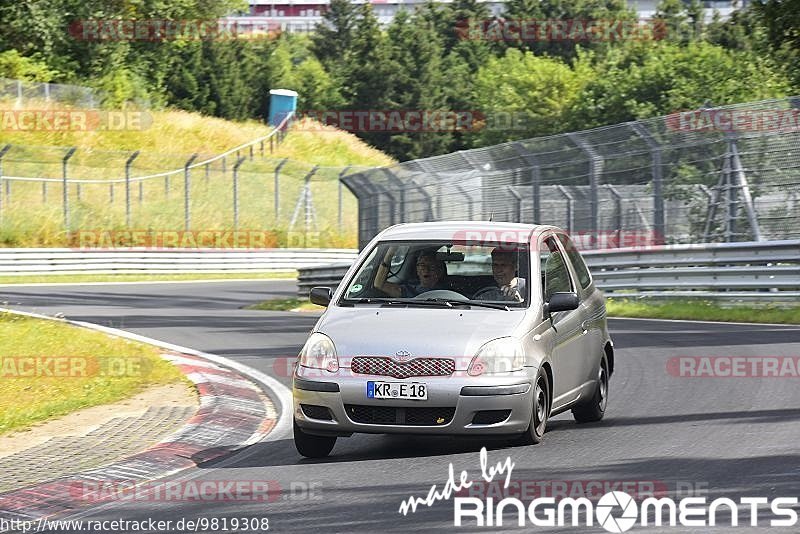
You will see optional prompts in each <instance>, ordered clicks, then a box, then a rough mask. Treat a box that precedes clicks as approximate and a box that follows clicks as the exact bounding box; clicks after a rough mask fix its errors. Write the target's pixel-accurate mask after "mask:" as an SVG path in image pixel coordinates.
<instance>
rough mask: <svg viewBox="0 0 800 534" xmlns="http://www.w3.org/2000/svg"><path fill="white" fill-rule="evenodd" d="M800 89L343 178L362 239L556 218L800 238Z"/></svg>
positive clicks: (691, 237) (596, 241)
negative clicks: (417, 227) (424, 227)
mask: <svg viewBox="0 0 800 534" xmlns="http://www.w3.org/2000/svg"><path fill="white" fill-rule="evenodd" d="M798 107H800V98H798V97H792V98H788V99H782V100H769V101H762V102H755V103H747V104H738V105H734V106H725V107H720V108H708V109H702V110H697V111H691V112H681V113H675V114H673V115H669V116H666V117H658V118H654V119H647V120H641V121H636V122H629V123H625V124H618V125H614V126H608V127H603V128H597V129H593V130H587V131H582V132H573V133H568V134H561V135H554V136H548V137H539V138H534V139H526V140H523V141H518V142H511V143H504V144H500V145H495V146H491V147H486V148H480V149H474V150H467V151H461V152H456V153H453V154H446V155H442V156H436V157H431V158H425V159H419V160H414V161H407V162H404V163H400V164H397V165H394V166H390V167H386V168H379V169H371V170H368V171H364V172H359V173H352V174H349V175H348V176H345V177H344V181H345V183H346V185H347V186H348V188H349V189H350V190H352V191H353V193H354V194H355V195H356V197H358V200H359V216H358V225H359V244H360V246H363V245H364V244H365V243H366V242H367V241H368V240H369V239H371V238H372V237H373V236H374V235H375V234H377V233H378V232H379V231H380V230H382V229H383V228H385V227H387V226H389V225H391V224H395V223H399V222H422V221H436V220H447V219H449V220H489V219H490V218H491V219H492V220H495V221H508V222H524V223H541V224H555V225H557V226H561V227H563V228H565V229H567V230H568V231H569V232H570V233H572V234H573V235H576V234H579V235H580V234H582V235H584V236H586V237H587V238H588V239H586V240H584V241H586V243H584V245H585V246H588V247H589V248H598V247H603V246H607V244H606V243H607V241H608V238H609V236H615V237H614V242H615V243H623V244H624V243H625V242H626V239H625V237H624V236H625V234H626V233H627V234H635V235H637V236H642V235H648V236H650V239H651V242H655V243H692V242H718V241H747V240H756V241H759V240H775V239H790V238H797V237H800V224H799V223H800V118H799V117H800V114H799V113H798Z"/></svg>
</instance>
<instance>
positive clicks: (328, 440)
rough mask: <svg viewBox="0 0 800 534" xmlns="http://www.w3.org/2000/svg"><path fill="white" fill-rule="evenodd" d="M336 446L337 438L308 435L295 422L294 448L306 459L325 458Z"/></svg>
mask: <svg viewBox="0 0 800 534" xmlns="http://www.w3.org/2000/svg"><path fill="white" fill-rule="evenodd" d="M334 445H336V436H315V435H313V434H307V433H306V432H303V430H302V429H301V428H300V427H299V426H297V421H295V422H294V446H295V447H296V448H297V452H299V453H300V454H301V455H303V456H305V457H306V458H325V457H326V456H328V455H329V454H330V453H331V451H332V450H333V446H334Z"/></svg>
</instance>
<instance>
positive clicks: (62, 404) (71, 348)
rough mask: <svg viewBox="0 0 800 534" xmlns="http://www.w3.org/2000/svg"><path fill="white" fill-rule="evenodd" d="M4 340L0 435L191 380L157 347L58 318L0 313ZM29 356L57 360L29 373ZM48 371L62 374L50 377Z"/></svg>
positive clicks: (0, 354) (0, 349) (0, 373)
mask: <svg viewBox="0 0 800 534" xmlns="http://www.w3.org/2000/svg"><path fill="white" fill-rule="evenodd" d="M0 339H2V340H3V342H2V346H1V347H0V434H3V433H6V432H9V431H11V430H19V429H23V428H26V427H29V426H31V425H32V424H34V423H37V422H40V421H45V420H47V419H50V418H53V417H58V416H62V415H65V414H67V413H70V412H73V411H76V410H79V409H81V408H88V407H90V406H97V405H101V404H109V403H113V402H116V401H118V400H120V399H124V398H127V397H130V396H132V395H134V394H136V393H138V392H140V391H142V390H143V389H145V388H147V387H149V386H153V385H159V384H172V383H177V382H184V383H186V384H187V385H188V381H187V380H186V378H185V377H184V376H183V375H182V374H181V372H180V371H179V370H178V368H177V367H175V366H173V365H172V364H170V363H169V362H167V361H166V360H163V359H162V358H161V357H160V356H159V350H158V349H156V348H154V347H151V346H149V345H144V344H142V343H135V342H133V341H128V340H125V339H121V338H116V337H112V336H109V335H106V334H103V333H100V332H94V331H90V330H86V329H84V328H78V327H75V326H71V325H68V324H63V323H59V322H56V321H48V320H42V319H33V318H30V317H24V316H21V315H17V314H13V313H9V312H0ZM26 358H28V360H26ZM30 358H40V360H39V361H40V362H44V360H41V358H54V360H52V362H54V363H51V364H48V365H46V366H43V367H41V368H40V369H38V370H34V376H24V375H25V373H26V371H27V370H28V369H29V368H28V367H27V366H26V365H25V364H24V363H23V362H26V361H31V360H30ZM56 362H58V365H64V367H63V369H62V370H59V369H58V368H57V367H55V365H56ZM48 370H49V371H50V372H51V373H53V374H55V375H59V376H47V372H48Z"/></svg>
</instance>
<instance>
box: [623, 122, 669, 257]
mask: <svg viewBox="0 0 800 534" xmlns="http://www.w3.org/2000/svg"><path fill="white" fill-rule="evenodd" d="M630 125H631V128H633V130H634V131H635V132H636V133H637V134H638V135H639V137H641V138H642V139H643V140H644V142H645V143H646V144H647V147H648V148H649V149H650V161H651V163H650V168H651V173H652V177H653V233H654V234H655V235H654V236H652V237H653V239H654V240H653V243H654V244H656V245H663V244H664V242H665V238H666V235H667V228H666V221H665V219H664V193H663V183H664V177H663V174H662V168H661V145H660V144H659V143H658V141H656V140H655V138H654V137H653V136H652V135H651V134H650V132H649V131H648V130H647V128H645V127H644V125H642V124H641V123H639V122H631V123H630Z"/></svg>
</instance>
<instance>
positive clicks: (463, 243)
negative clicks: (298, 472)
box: [293, 221, 614, 457]
mask: <svg viewBox="0 0 800 534" xmlns="http://www.w3.org/2000/svg"><path fill="white" fill-rule="evenodd" d="M310 299H311V301H312V302H314V303H316V304H320V305H324V306H327V309H326V311H325V313H324V314H323V315H322V316H321V317H320V319H319V321H318V322H317V324H316V325H315V327H314V329H313V330H312V333H311V334H310V336H309V337H308V340H307V341H306V343H305V345H304V346H303V348H302V350H301V351H300V354H299V356H298V359H297V363H296V365H295V370H294V376H293V393H294V441H295V445H296V446H297V450H298V451H299V452H300V454H302V455H303V456H308V457H322V456H326V455H328V454H329V453H330V452H331V450H332V449H333V446H334V444H335V442H336V438H337V437H340V436H350V435H352V434H353V433H399V434H449V435H496V436H508V437H518V438H520V439H521V440H522V441H524V442H527V443H539V442H540V441H541V440H542V437H543V436H544V432H545V426H546V424H547V419H548V417H550V416H552V415H555V414H557V413H560V412H564V411H566V410H572V414H573V416H574V417H575V419H576V421H578V422H590V421H599V420H600V419H602V418H603V415H604V413H605V410H606V403H607V399H608V384H609V378H610V377H611V374H612V372H613V370H614V350H613V344H612V342H611V338H610V337H609V334H608V330H607V327H606V309H605V302H604V298H603V295H602V294H601V293H600V291H598V290H597V289H596V288H595V286H594V283H593V282H592V277H591V275H590V273H589V271H588V269H587V268H586V264H585V263H584V261H583V259H582V258H581V255H580V253H579V252H578V251H577V249H576V248H575V247H574V246H573V244H572V242H571V241H570V239H569V237H568V236H567V234H566V233H565V232H564V231H562V230H560V229H559V228H556V227H553V226H538V225H524V224H508V223H491V222H474V221H470V222H447V223H445V222H437V223H418V224H401V225H397V226H392V227H391V228H388V229H386V230H384V231H383V232H381V233H380V234H379V235H377V236H376V237H375V238H374V239H373V240H372V241H371V242H370V243H369V244H368V245H367V246H366V247H365V248H364V250H363V251H362V252H361V254H359V256H358V259H357V260H356V262H355V263H354V264H353V266H352V267H351V268H350V270H349V271H348V272H347V274H346V275H345V277H344V279H343V280H342V283H341V284H340V285H339V287H338V288H337V289H336V290H335V291H333V292H332V291H331V290H330V288H327V287H316V288H313V289H312V290H311V293H310Z"/></svg>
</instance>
